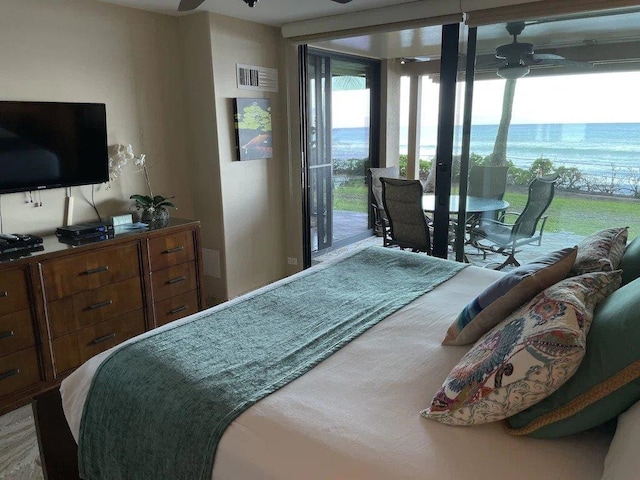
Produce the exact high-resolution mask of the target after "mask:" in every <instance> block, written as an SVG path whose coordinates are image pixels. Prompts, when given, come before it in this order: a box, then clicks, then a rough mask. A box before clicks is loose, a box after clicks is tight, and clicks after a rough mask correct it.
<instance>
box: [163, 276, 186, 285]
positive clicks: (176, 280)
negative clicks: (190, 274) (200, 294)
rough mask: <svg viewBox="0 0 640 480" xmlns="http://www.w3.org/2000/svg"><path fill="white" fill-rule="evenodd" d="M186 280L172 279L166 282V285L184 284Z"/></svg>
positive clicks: (182, 278) (184, 278)
mask: <svg viewBox="0 0 640 480" xmlns="http://www.w3.org/2000/svg"><path fill="white" fill-rule="evenodd" d="M186 279H187V277H177V278H172V279H170V280H167V283H168V284H169V285H173V284H174V283H181V282H184V281H185V280H186Z"/></svg>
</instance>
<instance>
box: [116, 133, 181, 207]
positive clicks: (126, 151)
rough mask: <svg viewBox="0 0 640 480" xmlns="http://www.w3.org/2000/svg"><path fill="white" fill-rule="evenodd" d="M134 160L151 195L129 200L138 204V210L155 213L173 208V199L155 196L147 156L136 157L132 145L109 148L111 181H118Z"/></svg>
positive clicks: (134, 197) (132, 197)
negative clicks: (123, 170) (160, 209)
mask: <svg viewBox="0 0 640 480" xmlns="http://www.w3.org/2000/svg"><path fill="white" fill-rule="evenodd" d="M131 160H133V162H134V164H135V165H136V166H137V167H140V170H139V171H141V172H142V174H143V175H144V180H145V182H146V183H147V189H148V190H149V195H139V194H135V195H131V196H130V197H129V198H130V199H131V200H134V201H135V202H136V208H137V209H138V210H147V211H149V212H153V211H155V210H157V209H159V208H166V207H173V208H176V206H175V205H174V204H173V202H172V201H171V199H172V198H173V197H163V196H162V195H154V194H153V191H152V190H151V182H150V180H149V172H148V171H147V163H146V155H145V154H144V153H141V154H139V155H135V154H134V153H133V147H132V146H131V145H111V146H109V181H110V182H111V181H113V180H116V179H117V178H118V176H119V175H120V173H121V172H122V169H123V168H124V167H125V166H126V165H127V163H129V161H131Z"/></svg>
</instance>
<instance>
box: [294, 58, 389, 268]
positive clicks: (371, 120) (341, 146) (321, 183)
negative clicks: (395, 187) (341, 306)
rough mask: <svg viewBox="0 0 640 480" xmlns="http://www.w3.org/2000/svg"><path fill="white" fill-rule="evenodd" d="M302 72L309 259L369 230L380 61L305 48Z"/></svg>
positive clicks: (375, 156) (367, 232)
mask: <svg viewBox="0 0 640 480" xmlns="http://www.w3.org/2000/svg"><path fill="white" fill-rule="evenodd" d="M306 73H307V83H306V105H305V107H306V108H305V109H306V124H307V127H306V130H307V131H306V137H307V146H306V152H307V155H306V159H307V164H306V166H305V167H304V168H305V170H306V177H305V178H307V179H308V180H307V185H306V191H307V195H308V198H307V205H308V208H307V210H308V212H307V213H306V215H307V216H308V218H307V225H308V231H307V232H306V239H305V242H307V243H308V251H309V252H310V257H311V256H314V255H317V254H319V253H326V252H327V251H329V250H331V249H334V248H336V247H339V246H342V245H346V244H349V243H351V242H353V241H355V240H358V239H362V238H366V237H368V236H370V235H371V234H372V221H371V213H370V206H369V205H370V202H369V191H368V188H367V183H366V173H367V169H368V168H369V167H371V166H377V165H378V158H377V141H374V140H377V137H378V129H379V126H378V125H379V123H378V122H379V119H378V109H377V108H374V107H373V106H374V105H378V102H379V88H378V83H379V62H377V61H372V60H368V59H362V58H357V57H351V56H345V55H338V54H333V53H331V54H329V53H326V52H323V51H320V50H312V49H309V51H308V54H307V58H306ZM310 260H311V259H310V258H309V259H308V262H310ZM305 263H307V262H305Z"/></svg>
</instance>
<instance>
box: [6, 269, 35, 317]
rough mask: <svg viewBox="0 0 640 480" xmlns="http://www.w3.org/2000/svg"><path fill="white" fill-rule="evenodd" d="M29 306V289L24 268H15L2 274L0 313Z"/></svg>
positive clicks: (15, 310)
mask: <svg viewBox="0 0 640 480" xmlns="http://www.w3.org/2000/svg"><path fill="white" fill-rule="evenodd" d="M25 308H29V291H28V288H27V277H26V273H25V271H24V270H22V269H19V268H13V269H11V270H6V271H3V272H2V275H0V315H4V314H5V313H11V312H17V311H18V310H22V309H25Z"/></svg>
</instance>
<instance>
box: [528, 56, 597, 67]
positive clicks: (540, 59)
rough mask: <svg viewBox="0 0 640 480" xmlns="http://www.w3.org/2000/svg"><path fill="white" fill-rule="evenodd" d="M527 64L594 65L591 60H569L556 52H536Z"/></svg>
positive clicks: (550, 65)
mask: <svg viewBox="0 0 640 480" xmlns="http://www.w3.org/2000/svg"><path fill="white" fill-rule="evenodd" d="M525 63H526V64H527V65H531V66H545V65H546V66H549V67H552V66H560V67H574V68H581V69H585V70H586V69H588V68H592V67H593V65H592V64H590V63H589V62H579V61H575V60H567V59H566V58H564V57H562V56H560V55H556V54H555V53H534V54H533V55H532V56H531V57H529V59H527V61H526V62H525Z"/></svg>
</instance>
